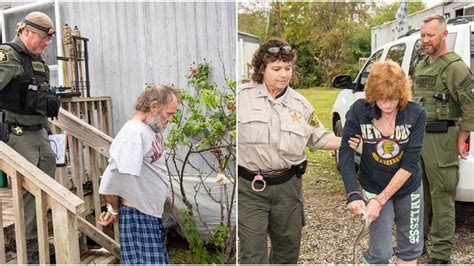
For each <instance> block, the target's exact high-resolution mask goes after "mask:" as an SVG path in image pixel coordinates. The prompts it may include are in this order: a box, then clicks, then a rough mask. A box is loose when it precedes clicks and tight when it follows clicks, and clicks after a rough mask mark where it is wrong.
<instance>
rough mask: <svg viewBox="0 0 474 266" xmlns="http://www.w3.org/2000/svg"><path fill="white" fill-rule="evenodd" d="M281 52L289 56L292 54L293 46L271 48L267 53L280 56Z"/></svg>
mask: <svg viewBox="0 0 474 266" xmlns="http://www.w3.org/2000/svg"><path fill="white" fill-rule="evenodd" d="M279 52H284V53H287V54H288V53H290V52H291V46H289V45H285V46H280V47H270V48H268V49H267V53H269V54H278V53H279Z"/></svg>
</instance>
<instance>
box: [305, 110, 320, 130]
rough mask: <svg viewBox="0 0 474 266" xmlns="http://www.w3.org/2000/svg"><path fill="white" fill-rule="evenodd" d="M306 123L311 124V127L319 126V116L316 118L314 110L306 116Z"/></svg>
mask: <svg viewBox="0 0 474 266" xmlns="http://www.w3.org/2000/svg"><path fill="white" fill-rule="evenodd" d="M307 122H308V125H310V126H312V127H319V124H320V122H319V118H318V115H317V114H316V111H313V112H312V113H311V114H310V115H309V117H308V121H307Z"/></svg>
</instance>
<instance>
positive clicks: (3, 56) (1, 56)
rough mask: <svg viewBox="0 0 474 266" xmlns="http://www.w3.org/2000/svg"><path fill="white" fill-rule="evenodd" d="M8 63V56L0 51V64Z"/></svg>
mask: <svg viewBox="0 0 474 266" xmlns="http://www.w3.org/2000/svg"><path fill="white" fill-rule="evenodd" d="M6 62H8V54H7V52H5V51H0V64H2V63H6Z"/></svg>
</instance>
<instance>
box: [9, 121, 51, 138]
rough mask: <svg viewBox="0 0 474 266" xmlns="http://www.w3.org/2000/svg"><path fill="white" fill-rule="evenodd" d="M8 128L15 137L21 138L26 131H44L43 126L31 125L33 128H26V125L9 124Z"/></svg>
mask: <svg viewBox="0 0 474 266" xmlns="http://www.w3.org/2000/svg"><path fill="white" fill-rule="evenodd" d="M8 128H9V129H10V132H11V133H13V134H14V135H17V136H21V135H23V133H24V131H38V130H41V129H43V128H44V127H43V125H40V124H38V125H31V126H25V125H20V124H15V123H13V124H10V123H8Z"/></svg>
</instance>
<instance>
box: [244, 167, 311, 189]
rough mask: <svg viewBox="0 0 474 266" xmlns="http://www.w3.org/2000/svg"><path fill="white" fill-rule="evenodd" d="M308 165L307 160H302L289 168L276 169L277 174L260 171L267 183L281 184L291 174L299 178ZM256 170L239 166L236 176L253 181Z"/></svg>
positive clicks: (290, 176) (256, 173)
mask: <svg viewBox="0 0 474 266" xmlns="http://www.w3.org/2000/svg"><path fill="white" fill-rule="evenodd" d="M307 165H308V162H307V161H304V162H302V163H300V164H298V165H293V166H292V167H291V168H290V169H287V170H283V171H278V174H275V175H271V174H267V175H265V173H260V174H261V175H262V176H263V179H264V180H265V181H266V183H267V185H278V184H283V183H285V182H287V181H288V180H290V179H291V178H292V177H293V176H295V175H296V177H298V178H300V177H302V176H303V174H304V172H305V171H306V166H307ZM258 174H259V173H258V172H253V171H250V170H249V169H247V168H245V167H243V166H240V165H239V167H238V176H240V177H242V178H245V179H247V180H249V181H253V180H254V178H255V176H256V175H258Z"/></svg>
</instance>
